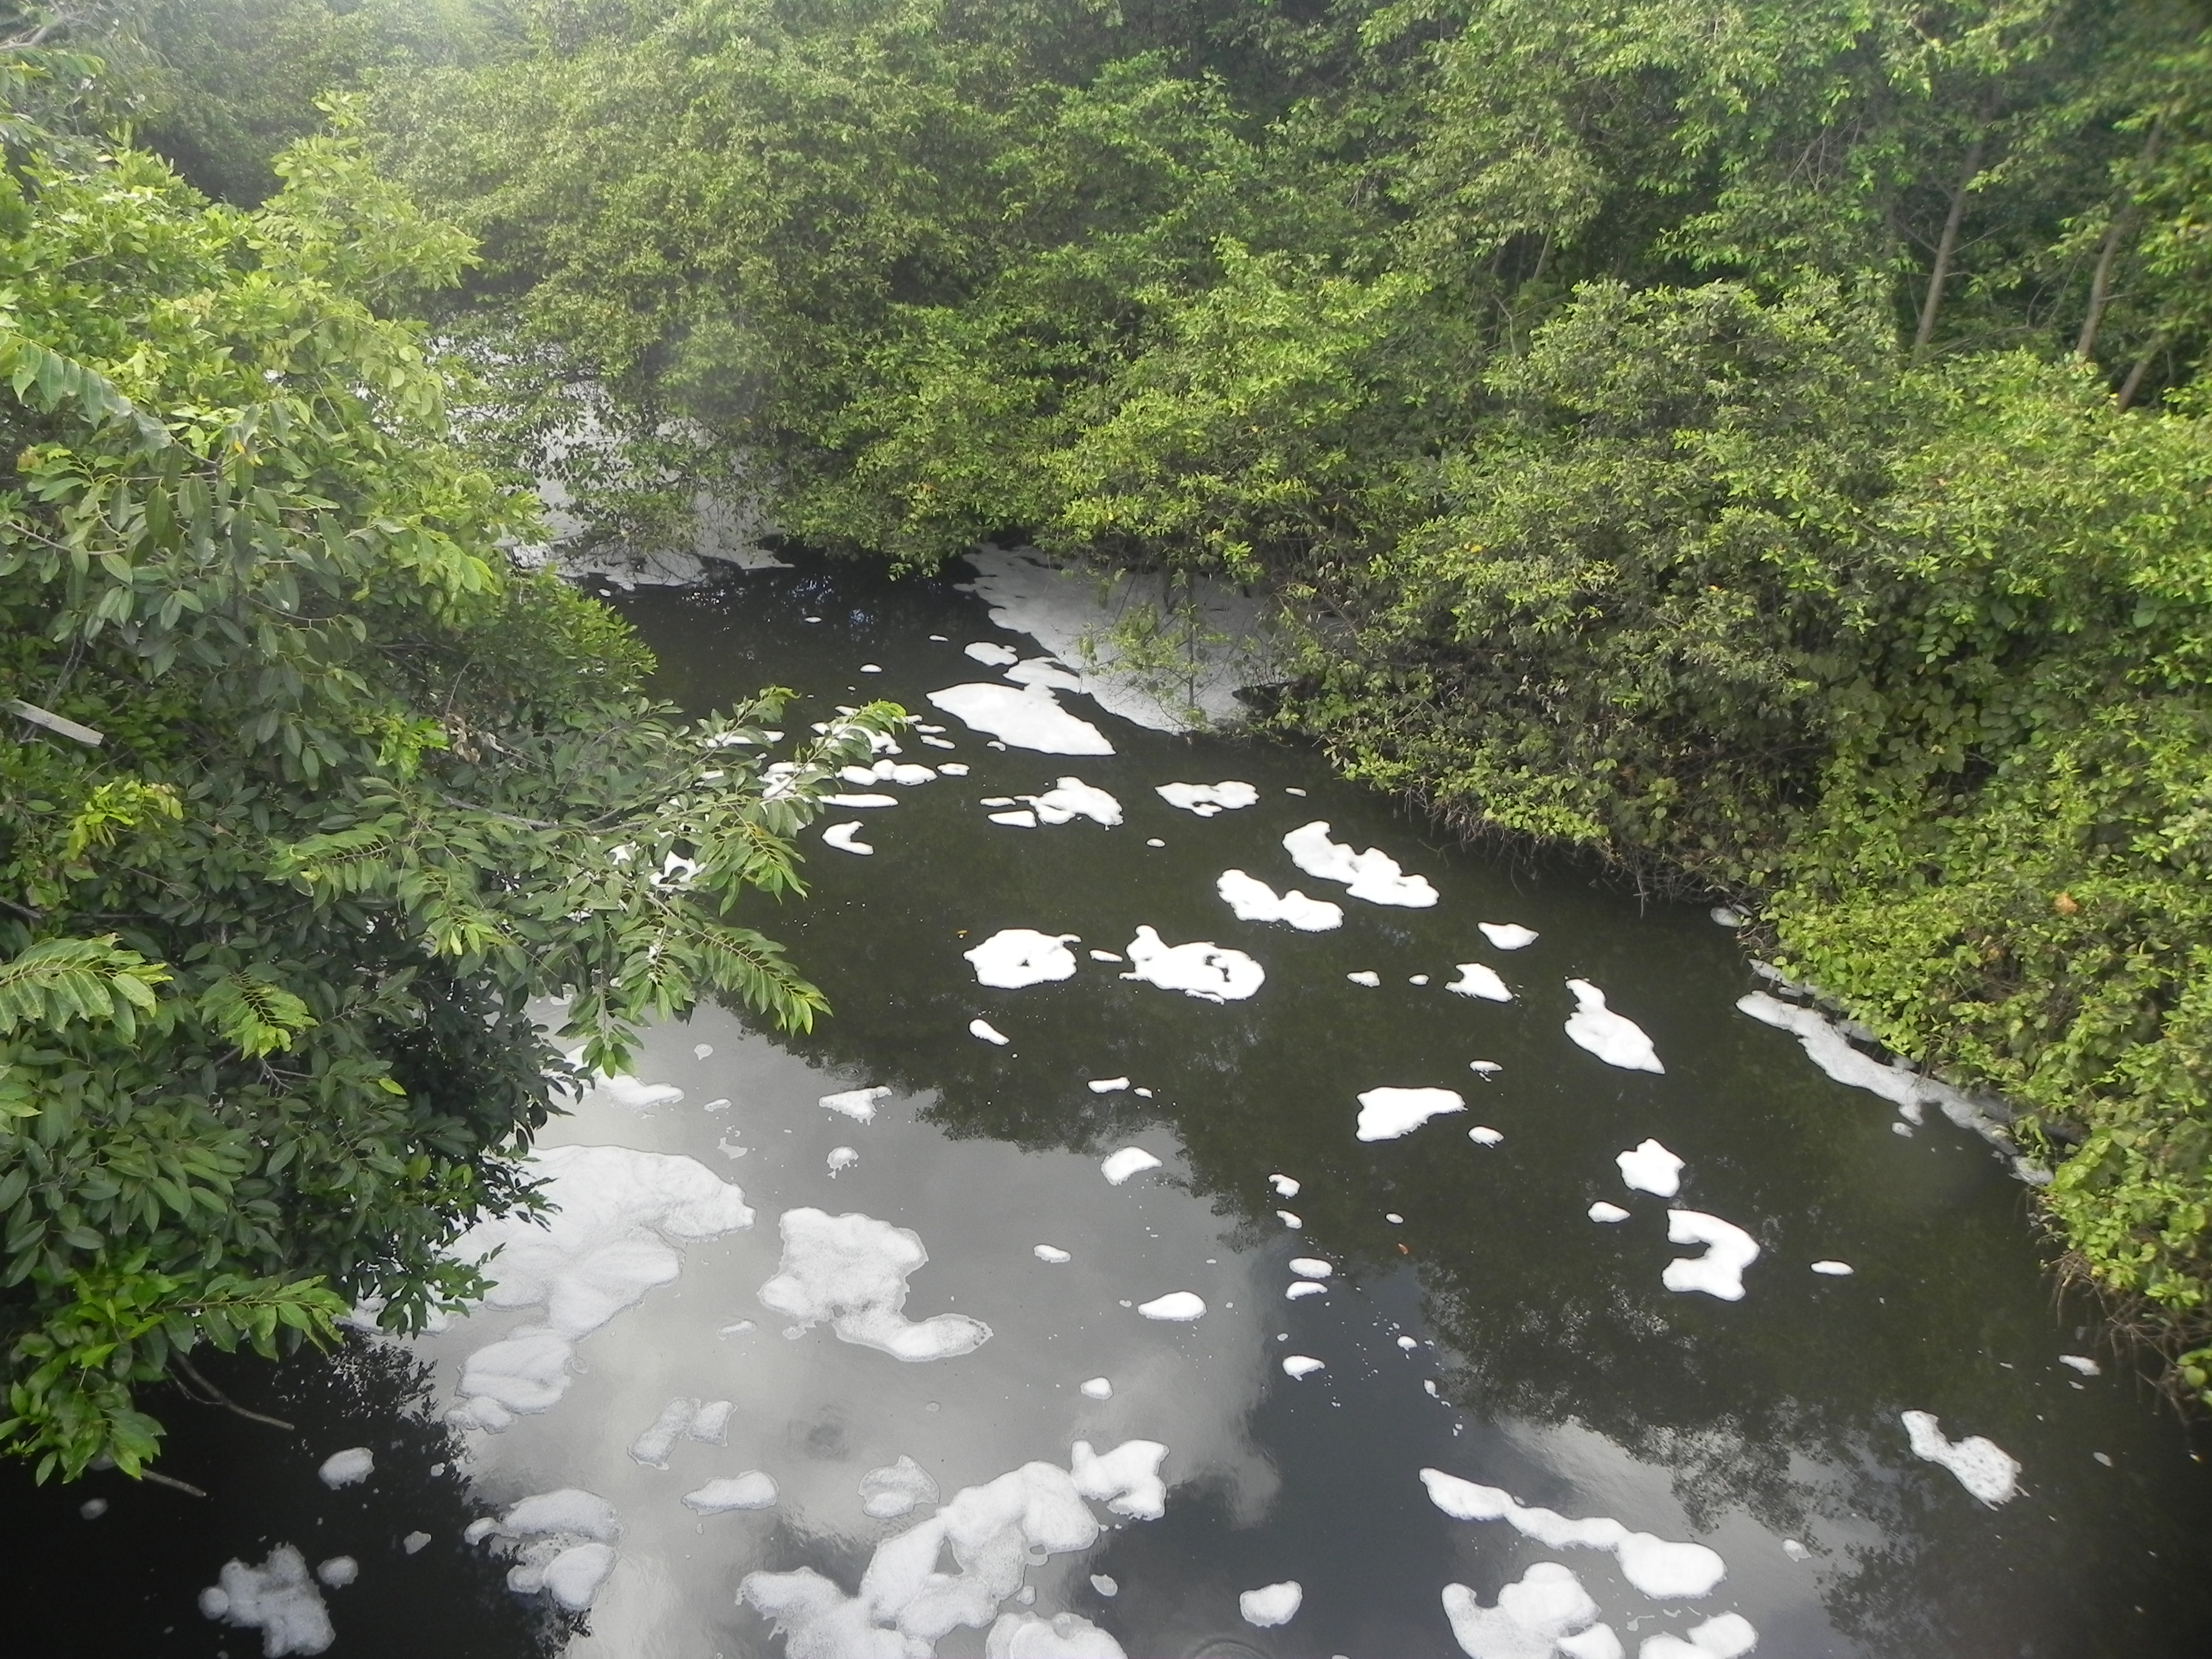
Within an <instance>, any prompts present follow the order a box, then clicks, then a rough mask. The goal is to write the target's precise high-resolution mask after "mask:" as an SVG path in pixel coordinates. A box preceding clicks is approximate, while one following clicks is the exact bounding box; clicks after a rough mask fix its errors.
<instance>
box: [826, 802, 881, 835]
mask: <svg viewBox="0 0 2212 1659" xmlns="http://www.w3.org/2000/svg"><path fill="white" fill-rule="evenodd" d="M822 804H823V805H824V806H835V807H837V808H839V809H841V810H842V811H848V812H864V811H871V810H872V809H873V808H875V807H878V806H896V805H898V797H897V796H896V795H874V794H861V795H851V794H837V795H824V796H823V797H822ZM825 839H826V837H825Z"/></svg>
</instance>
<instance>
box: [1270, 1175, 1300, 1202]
mask: <svg viewBox="0 0 2212 1659" xmlns="http://www.w3.org/2000/svg"><path fill="white" fill-rule="evenodd" d="M1267 1184H1268V1185H1269V1186H1271V1187H1273V1188H1274V1189H1275V1196H1276V1197H1278V1198H1296V1197H1297V1195H1298V1183H1297V1182H1296V1181H1293V1180H1292V1179H1291V1177H1290V1176H1286V1175H1271V1176H1268V1177H1267Z"/></svg>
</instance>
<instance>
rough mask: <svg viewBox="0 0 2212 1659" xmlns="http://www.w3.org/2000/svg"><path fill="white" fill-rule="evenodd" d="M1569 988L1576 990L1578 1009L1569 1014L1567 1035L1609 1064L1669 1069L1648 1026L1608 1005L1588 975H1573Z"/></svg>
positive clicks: (1632, 1068) (1639, 1069) (1635, 1068)
mask: <svg viewBox="0 0 2212 1659" xmlns="http://www.w3.org/2000/svg"><path fill="white" fill-rule="evenodd" d="M1567 988H1568V989H1569V990H1570V991H1572V992H1573V993H1574V994H1575V1011H1574V1012H1573V1013H1571V1014H1570V1015H1568V1016H1567V1036H1568V1038H1569V1039H1570V1040H1571V1042H1573V1043H1574V1045H1575V1046H1576V1047H1577V1048H1586V1049H1588V1050H1589V1052H1590V1053H1591V1054H1595V1055H1596V1056H1597V1057H1598V1058H1599V1059H1600V1060H1603V1061H1604V1062H1605V1063H1606V1064H1607V1065H1608V1066H1620V1068H1621V1069H1622V1070H1623V1071H1626V1072H1664V1071H1665V1070H1666V1069H1667V1068H1666V1067H1665V1066H1662V1065H1661V1064H1660V1063H1659V1054H1658V1051H1657V1050H1656V1049H1655V1048H1652V1046H1651V1039H1650V1037H1648V1036H1645V1035H1644V1028H1643V1027H1642V1026H1640V1025H1638V1024H1637V1023H1636V1022H1635V1021H1634V1020H1632V1019H1630V1018H1627V1017H1626V1016H1625V1015H1622V1014H1616V1013H1615V1012H1613V1010H1612V1009H1610V1008H1608V1007H1607V1006H1605V993H1604V992H1602V991H1601V990H1599V989H1598V988H1597V987H1596V986H1595V985H1593V984H1591V983H1590V982H1589V981H1588V980H1586V979H1571V980H1569V981H1567Z"/></svg>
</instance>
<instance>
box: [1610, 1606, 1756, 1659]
mask: <svg viewBox="0 0 2212 1659" xmlns="http://www.w3.org/2000/svg"><path fill="white" fill-rule="evenodd" d="M1687 1634H1688V1638H1689V1639H1688V1640H1686V1641H1685V1640H1684V1639H1683V1638H1681V1637H1680V1636H1677V1635H1675V1634H1674V1632H1671V1631H1662V1632H1660V1633H1659V1634H1658V1635H1656V1636H1647V1637H1645V1638H1644V1644H1643V1645H1642V1646H1641V1647H1639V1648H1638V1649H1637V1650H1636V1656H1637V1659H1741V1656H1742V1655H1744V1654H1747V1653H1749V1652H1750V1651H1751V1650H1753V1648H1755V1647H1757V1646H1758V1645H1759V1632H1758V1631H1757V1630H1756V1629H1755V1628H1753V1625H1752V1622H1751V1620H1748V1619H1747V1618H1745V1617H1744V1616H1743V1615H1742V1614H1741V1613H1723V1614H1721V1615H1720V1617H1719V1618H1717V1619H1708V1620H1705V1623H1704V1624H1702V1625H1698V1626H1693V1627H1692V1629H1691V1630H1690V1631H1689V1632H1688V1633H1687Z"/></svg>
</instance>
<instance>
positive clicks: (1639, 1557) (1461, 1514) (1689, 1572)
mask: <svg viewBox="0 0 2212 1659" xmlns="http://www.w3.org/2000/svg"><path fill="white" fill-rule="evenodd" d="M1421 1484H1422V1485H1423V1486H1426V1487H1427V1488H1428V1491H1429V1501H1430V1502H1431V1503H1432V1504H1435V1505H1436V1506H1437V1508H1438V1509H1440V1510H1443V1512H1444V1513H1445V1514H1446V1515H1449V1516H1451V1517H1453V1519H1455V1520H1458V1521H1503V1522H1506V1523H1507V1524H1508V1525H1509V1526H1510V1527H1511V1528H1513V1529H1514V1530H1515V1531H1516V1532H1517V1533H1519V1534H1521V1535H1522V1537H1524V1538H1529V1539H1533V1540H1534V1541H1536V1542H1537V1543H1539V1544H1541V1545H1543V1546H1544V1547H1546V1548H1547V1549H1555V1550H1559V1549H1594V1550H1603V1551H1606V1552H1607V1553H1609V1554H1611V1555H1612V1556H1613V1559H1615V1560H1617V1561H1618V1562H1620V1571H1621V1576H1622V1577H1624V1578H1626V1579H1627V1580H1628V1582H1629V1583H1631V1584H1632V1585H1633V1586H1635V1588H1636V1589H1638V1590H1640V1591H1641V1592H1642V1593H1643V1594H1644V1595H1648V1596H1650V1597H1651V1598H1652V1599H1653V1600H1654V1601H1694V1600H1695V1599H1696V1598H1698V1597H1699V1596H1701V1595H1711V1593H1712V1591H1713V1589H1714V1587H1715V1586H1717V1584H1718V1583H1720V1582H1721V1580H1722V1579H1723V1577H1726V1576H1727V1574H1728V1564H1727V1563H1726V1562H1725V1561H1723V1560H1722V1559H1721V1558H1720V1556H1719V1554H1718V1553H1717V1552H1715V1551H1713V1550H1710V1549H1707V1548H1706V1547H1705V1546H1704V1545H1703V1544H1679V1543H1674V1542H1672V1541H1668V1540H1667V1539H1664V1538H1659V1537H1656V1536H1654V1535H1653V1534H1650V1533H1648V1532H1631V1531H1630V1530H1629V1529H1628V1528H1626V1527H1625V1526H1623V1525H1622V1524H1621V1523H1620V1522H1618V1521H1616V1520H1613V1518H1612V1517H1611V1516H1592V1517H1590V1518H1589V1519H1588V1520H1583V1521H1575V1520H1571V1519H1569V1518H1568V1517H1567V1516H1564V1515H1561V1514H1559V1512H1558V1511H1557V1510H1544V1509H1532V1508H1528V1507H1526V1506H1524V1505H1522V1504H1518V1503H1516V1502H1515V1501H1514V1498H1513V1495H1512V1494H1511V1493H1510V1492H1506V1491H1505V1490H1504V1488H1502V1487H1499V1486H1478V1485H1476V1484H1475V1483H1474V1481H1472V1480H1461V1479H1460V1478H1459V1477H1458V1476H1457V1475H1452V1474H1445V1473H1444V1472H1443V1470H1441V1469H1423V1470H1422V1471H1421Z"/></svg>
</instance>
